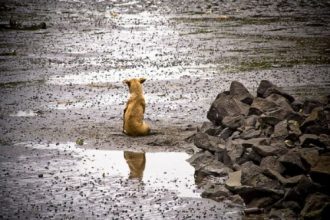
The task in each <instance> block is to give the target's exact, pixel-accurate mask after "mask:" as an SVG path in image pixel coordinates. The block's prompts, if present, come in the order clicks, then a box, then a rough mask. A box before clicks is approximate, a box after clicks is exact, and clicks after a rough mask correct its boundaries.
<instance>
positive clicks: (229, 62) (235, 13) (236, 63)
mask: <svg viewBox="0 0 330 220" xmlns="http://www.w3.org/2000/svg"><path fill="white" fill-rule="evenodd" d="M329 9H330V4H329V3H328V2H326V1H322V2H319V1H292V2H291V1H264V2H263V3H260V2H257V1H237V2H232V1H206V0H205V1H188V0H185V1H175V2H173V1H167V0H163V1H153V0H152V1H87V0H86V1H70V0H65V1H59V0H56V1H42V2H39V1H32V0H31V1H29V0H24V1H1V2H0V19H1V20H0V22H1V23H0V28H1V32H0V70H1V72H0V77H1V80H0V125H1V127H0V145H1V151H0V167H1V171H0V176H1V180H0V181H1V182H0V186H1V194H2V195H1V199H0V200H1V204H7V205H6V206H2V207H1V209H0V218H1V217H2V218H23V217H27V218H38V217H41V218H49V217H52V218H63V216H65V217H67V218H70V217H80V218H82V217H86V218H97V217H99V218H101V219H102V218H106V217H107V218H109V217H113V218H116V217H118V218H119V217H120V216H122V217H123V216H124V217H123V218H127V217H128V215H125V214H123V213H126V214H127V212H125V210H126V211H127V210H128V209H133V210H135V209H136V208H140V207H139V206H137V205H136V204H133V202H134V201H131V198H130V196H125V195H119V196H118V195H115V193H114V192H117V191H118V190H119V191H120V190H123V191H129V190H133V191H134V190H136V188H134V187H131V185H130V184H128V186H127V184H126V185H125V184H124V182H126V181H130V180H128V179H127V175H128V174H127V175H123V174H122V175H119V176H116V177H113V176H112V177H111V175H109V176H107V175H106V177H103V176H102V174H100V171H99V170H97V169H95V170H93V171H91V173H90V174H89V175H88V173H87V174H86V173H85V171H86V170H83V171H82V170H81V169H82V168H81V166H80V165H79V166H78V168H77V167H75V166H76V165H75V166H73V165H72V164H71V163H75V164H79V161H81V160H82V161H84V160H89V159H90V158H91V157H92V156H91V155H92V154H90V152H92V151H93V150H99V151H105V152H106V151H108V152H113V151H114V150H117V151H125V150H135V151H142V150H143V151H145V152H149V153H152V152H188V153H189V152H192V151H193V149H194V148H193V145H192V144H191V143H187V142H186V141H185V138H187V137H189V136H190V135H191V134H193V133H194V132H195V131H196V128H197V126H200V125H201V123H202V122H203V121H206V120H207V119H206V112H207V110H208V108H209V106H210V104H211V103H212V101H213V100H214V98H215V97H216V95H217V94H218V93H219V92H222V91H224V90H227V89H228V88H229V85H230V82H231V81H232V80H238V81H240V82H242V83H243V84H244V85H247V87H248V89H249V90H250V91H251V92H252V93H255V91H256V87H257V85H258V83H259V82H260V80H262V79H268V80H270V81H272V82H273V83H274V84H277V85H279V86H281V87H282V88H283V89H284V90H286V91H289V92H290V94H293V95H295V96H296V97H297V98H301V99H303V98H306V97H321V96H324V95H328V94H329V93H330V92H329V91H330V90H329V88H330V70H329V67H330V56H329V54H330V40H329V39H330V37H329V35H330V31H329V30H330V26H329V24H330V14H329V11H330V10H329ZM10 20H12V21H15V22H17V23H18V24H19V26H20V27H30V26H32V25H34V24H39V23H41V22H45V23H46V25H47V28H46V29H37V30H27V29H23V28H13V27H11V26H10V25H9V21H10ZM130 77H145V78H147V81H146V82H145V84H144V91H145V97H146V104H147V108H146V114H145V118H146V121H148V122H149V123H150V124H151V127H152V129H153V131H154V132H155V134H154V135H150V136H148V137H139V138H131V137H127V136H125V135H123V134H122V132H121V130H122V111H123V109H124V106H125V102H126V100H127V98H128V89H127V88H126V86H125V85H124V84H123V83H122V81H123V80H124V79H126V78H130ZM77 139H82V140H83V145H82V146H80V145H77V144H74V143H75V142H76V141H77ZM72 144H73V145H75V147H72V148H70V149H69V150H70V153H68V152H67V151H66V149H65V147H64V149H62V150H61V149H60V147H58V148H56V146H72ZM40 146H41V147H40ZM45 146H53V148H52V149H47V148H46V147H45ZM81 149H85V150H84V151H86V152H89V153H87V154H83V153H81V152H80V151H81ZM77 161H78V162H77ZM147 161H148V157H147ZM48 162H50V163H51V164H54V166H52V167H53V170H52V171H50V170H49V169H46V168H45V167H48V168H49V166H47V163H48ZM169 163H171V162H170V161H169ZM70 166H73V168H72V169H70ZM155 166H157V165H155ZM75 168H76V169H75ZM59 172H60V173H61V175H56V174H59ZM109 172H110V173H111V169H110V171H109ZM191 172H192V173H191V176H192V175H193V171H191ZM52 174H53V175H52ZM39 175H42V177H39ZM54 175H55V176H54ZM75 175H76V176H75ZM56 176H57V178H59V179H60V180H59V179H56V178H55V177H56ZM66 177H67V178H68V179H67V180H65V178H66ZM71 177H72V178H71ZM91 177H92V179H93V178H95V181H94V180H93V181H94V184H92V183H91V184H92V185H93V186H96V190H99V192H101V193H100V194H97V195H93V194H91V193H90V192H91V189H92V188H90V187H89V185H88V182H89V181H92V180H91ZM61 178H64V180H63V182H61ZM97 178H101V180H100V181H99V180H97ZM102 178H103V179H102ZM104 178H105V179H104ZM107 178H108V179H107ZM173 178H176V177H174V176H173ZM98 181H99V182H98ZM107 181H108V184H109V185H113V186H116V187H117V188H116V187H112V188H109V189H108V191H105V192H104V193H103V194H102V190H103V188H102V187H104V185H106V184H107ZM85 182H86V183H87V184H85ZM133 182H134V181H133ZM110 183H111V184H110ZM119 183H120V184H119ZM84 184H85V185H84ZM116 184H117V185H116ZM136 184H138V185H139V184H140V183H136ZM74 185H75V186H76V187H78V188H82V190H81V192H83V194H84V193H85V194H86V193H88V195H89V196H86V195H85V196H81V197H82V198H84V199H83V200H79V201H78V202H77V203H71V201H72V199H68V197H64V195H66V196H71V197H70V198H76V196H77V195H76V194H77V193H78V194H79V190H77V189H76V188H70V187H73V186H74ZM163 186H164V187H166V184H164V185H163ZM68 187H69V188H68ZM66 188H68V189H70V190H69V192H70V193H69V194H66V193H63V192H65V190H66ZM158 190H159V188H157V187H152V186H151V188H148V189H147V192H148V195H149V196H150V199H151V198H157V196H158V197H159V199H160V200H159V201H160V202H159V207H158V208H159V209H160V211H159V212H157V213H156V214H155V213H154V212H153V210H154V208H153V207H152V205H151V204H153V203H154V201H153V200H152V199H151V200H150V202H149V203H148V202H146V204H145V205H143V208H145V209H143V210H144V211H143V210H142V211H141V210H140V211H136V212H133V213H135V215H136V216H129V217H144V218H147V219H148V218H149V219H150V218H151V219H156V218H160V219H162V218H165V219H166V218H168V219H170V218H173V216H175V215H176V214H178V216H181V217H182V218H183V217H184V216H185V214H187V215H186V217H187V218H188V217H189V215H188V214H192V215H194V216H195V218H197V217H196V215H200V213H201V212H198V211H196V212H191V211H189V210H190V209H191V210H198V207H203V208H204V209H205V210H206V212H207V213H206V214H205V215H204V214H203V215H201V216H199V217H200V218H206V219H212V218H214V219H217V218H218V216H222V217H223V218H240V216H241V212H240V208H237V207H236V206H235V205H233V204H232V203H230V202H229V203H228V204H229V206H230V207H231V208H224V204H216V203H214V202H212V201H210V200H206V199H201V198H194V199H192V198H189V197H179V200H180V202H182V203H180V205H173V204H172V203H173V202H174V201H176V200H174V199H173V198H177V197H178V195H177V192H175V191H172V190H171V192H167V191H166V192H161V193H158V192H159V191H158ZM134 192H138V194H139V195H140V196H142V195H141V193H142V192H143V190H142V191H141V190H137V191H134ZM157 193H158V194H157ZM172 193H173V195H172ZM110 198H111V199H113V201H112V202H109V203H108V202H105V201H106V199H110ZM116 198H117V200H118V201H119V200H120V202H118V201H117V200H116ZM148 198H149V197H148ZM137 200H138V201H141V199H137ZM146 201H149V200H146ZM131 202H132V203H131ZM196 203H198V205H196ZM63 204H65V207H70V208H64V205H63ZM99 204H102V205H101V206H99ZM165 204H167V205H165ZM176 204H178V203H176ZM228 204H227V205H228ZM125 205H127V207H126V206H125ZM59 207H60V208H59ZM210 207H214V208H213V209H212V208H210ZM103 208H104V210H107V211H104V212H103V211H101V210H103ZM109 208H110V209H109ZM111 208H112V209H111ZM116 208H117V209H116ZM60 209H61V214H59V212H58V210H60ZM149 209H150V210H152V211H151V212H147V211H146V210H149ZM72 210H73V211H72ZM114 210H116V212H115V211H114ZM166 210H167V211H166ZM168 210H171V211H168ZM181 211H182V212H181ZM92 212H93V214H92ZM176 212H178V213H176ZM146 213H153V214H150V215H149V216H148V215H147V214H146ZM196 213H197V214H196ZM224 213H227V214H224ZM94 214H95V215H94ZM97 215H99V216H97ZM102 215H103V216H102ZM144 215H146V216H144ZM208 215H209V216H208ZM125 216H126V217H125ZM207 216H208V217H207ZM190 217H191V216H190Z"/></svg>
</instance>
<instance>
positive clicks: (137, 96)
mask: <svg viewBox="0 0 330 220" xmlns="http://www.w3.org/2000/svg"><path fill="white" fill-rule="evenodd" d="M145 80H146V79H144V78H138V79H137V78H134V79H130V80H124V83H126V84H127V85H128V87H129V92H130V97H129V99H128V102H127V104H126V108H125V110H124V125H123V132H124V133H125V134H127V135H130V136H144V135H148V134H149V133H150V127H149V125H148V124H147V123H145V122H144V121H143V119H144V116H143V115H144V111H145V107H146V103H145V100H144V96H143V90H142V83H143V82H144V81H145Z"/></svg>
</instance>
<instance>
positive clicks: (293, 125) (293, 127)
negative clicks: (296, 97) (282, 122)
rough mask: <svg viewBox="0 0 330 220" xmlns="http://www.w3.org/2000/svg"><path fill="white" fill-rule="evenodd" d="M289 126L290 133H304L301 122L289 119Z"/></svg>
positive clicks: (298, 134)
mask: <svg viewBox="0 0 330 220" xmlns="http://www.w3.org/2000/svg"><path fill="white" fill-rule="evenodd" d="M288 128H289V133H290V134H295V135H297V136H300V135H301V134H302V133H301V130H300V126H299V122H298V121H296V120H289V121H288Z"/></svg>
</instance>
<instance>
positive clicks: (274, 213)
mask: <svg viewBox="0 0 330 220" xmlns="http://www.w3.org/2000/svg"><path fill="white" fill-rule="evenodd" d="M269 218H270V219H273V220H286V219H298V216H297V214H296V213H295V212H294V211H292V210H291V209H290V208H283V209H271V211H270V213H269Z"/></svg>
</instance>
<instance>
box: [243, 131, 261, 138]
mask: <svg viewBox="0 0 330 220" xmlns="http://www.w3.org/2000/svg"><path fill="white" fill-rule="evenodd" d="M260 136H261V130H256V129H253V128H252V129H249V130H245V131H243V132H242V133H241V135H240V138H242V139H251V138H258V137H260Z"/></svg>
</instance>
